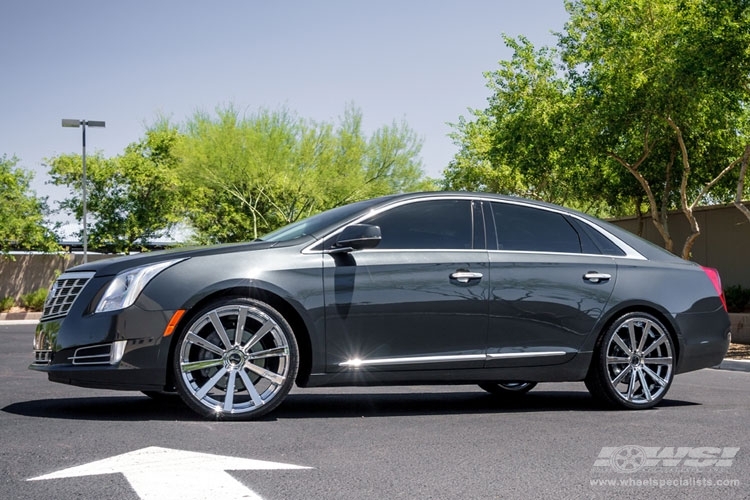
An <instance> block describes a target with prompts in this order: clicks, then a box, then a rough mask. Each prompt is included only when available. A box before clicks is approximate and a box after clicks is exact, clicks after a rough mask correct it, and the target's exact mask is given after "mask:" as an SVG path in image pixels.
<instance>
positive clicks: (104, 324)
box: [29, 310, 171, 391]
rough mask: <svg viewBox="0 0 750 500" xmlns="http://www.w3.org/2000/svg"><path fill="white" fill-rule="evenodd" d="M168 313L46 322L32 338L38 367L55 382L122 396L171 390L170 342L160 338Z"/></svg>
mask: <svg viewBox="0 0 750 500" xmlns="http://www.w3.org/2000/svg"><path fill="white" fill-rule="evenodd" d="M168 318H169V312H168V311H144V310H125V311H119V312H118V313H115V314H108V315H88V316H84V317H79V318H76V317H75V316H68V317H66V318H63V319H54V320H50V321H43V322H40V323H39V324H38V325H37V329H36V333H35V336H34V362H33V363H32V364H31V365H30V366H29V368H30V369H32V370H35V371H41V372H45V373H47V375H48V378H49V380H50V381H52V382H60V383H65V384H71V385H76V386H81V387H93V388H104V389H120V390H137V391H144V390H161V389H163V388H164V387H165V386H166V385H167V368H168V362H169V345H170V340H171V337H162V333H163V331H164V329H165V327H166V325H167V322H168Z"/></svg>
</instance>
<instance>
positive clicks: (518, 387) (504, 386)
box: [479, 382, 536, 397]
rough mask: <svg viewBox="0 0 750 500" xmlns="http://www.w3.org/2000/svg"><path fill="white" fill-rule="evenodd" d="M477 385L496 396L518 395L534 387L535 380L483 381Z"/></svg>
mask: <svg viewBox="0 0 750 500" xmlns="http://www.w3.org/2000/svg"><path fill="white" fill-rule="evenodd" d="M479 387H481V388H482V389H484V390H485V391H487V392H489V393H490V394H496V395H498V396H506V397H507V396H513V395H516V396H520V395H522V394H526V393H527V392H529V391H530V390H531V389H533V388H534V387H536V382H483V383H481V384H479Z"/></svg>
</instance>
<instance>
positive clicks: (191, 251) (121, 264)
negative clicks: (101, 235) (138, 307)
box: [66, 237, 314, 276]
mask: <svg viewBox="0 0 750 500" xmlns="http://www.w3.org/2000/svg"><path fill="white" fill-rule="evenodd" d="M313 240H314V238H312V237H303V238H298V239H296V240H294V241H290V242H268V241H260V240H258V241H252V242H247V243H229V244H223V245H209V246H200V247H187V248H174V249H170V250H160V251H157V252H147V253H140V254H136V255H124V256H120V257H114V258H111V259H101V260H97V261H95V262H88V263H86V264H81V265H78V266H75V267H72V268H70V269H68V270H67V271H66V272H84V271H88V272H91V271H94V272H95V273H96V275H97V276H110V275H115V274H117V273H119V272H121V271H124V270H125V269H131V268H134V267H139V266H145V265H148V264H153V263H155V262H162V261H165V260H178V259H189V258H193V257H203V256H206V255H220V254H228V253H239V252H250V251H257V250H266V249H269V248H279V247H288V246H296V245H301V246H304V245H307V244H309V243H310V242H311V241H313Z"/></svg>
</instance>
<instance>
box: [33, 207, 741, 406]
mask: <svg viewBox="0 0 750 500" xmlns="http://www.w3.org/2000/svg"><path fill="white" fill-rule="evenodd" d="M721 290H722V289H721V283H720V280H719V275H718V273H717V272H716V271H715V270H713V269H709V268H704V267H701V266H699V265H697V264H694V263H691V262H687V261H684V260H681V259H679V258H677V257H675V256H674V255H672V254H670V253H668V252H666V251H664V250H662V249H660V248H658V247H656V246H654V245H652V244H650V243H648V242H646V241H644V240H642V239H639V238H638V237H636V236H634V235H632V234H630V233H628V232H626V231H624V230H622V229H620V228H618V227H615V226H613V225H610V224H607V223H605V222H602V221H600V220H598V219H595V218H592V217H589V216H587V215H584V214H581V213H578V212H574V211H571V210H567V209H564V208H561V207H558V206H554V205H549V204H544V203H539V202H532V201H528V200H523V199H519V198H512V197H502V196H497V195H490V194H474V193H419V194H406V195H396V196H387V197H383V198H378V199H373V200H368V201H363V202H359V203H354V204H351V205H347V206H343V207H339V208H336V209H333V210H330V211H327V212H324V213H321V214H319V215H316V216H313V217H310V218H308V219H306V220H303V221H300V222H297V223H294V224H292V225H289V226H287V227H284V228H282V229H280V230H278V231H275V232H273V233H270V234H268V235H266V236H265V237H263V238H261V239H259V240H256V241H253V242H250V243H244V244H234V245H219V246H211V247H202V248H196V249H189V250H184V249H183V250H176V251H164V252H154V253H148V254H142V255H137V256H130V257H123V258H116V259H111V260H104V261H98V262H96V263H90V264H84V265H81V266H77V267H74V268H71V269H69V270H67V271H66V272H65V273H64V274H63V275H61V276H60V277H59V278H58V279H57V280H56V281H55V283H54V284H53V286H52V288H51V290H50V293H49V296H48V299H47V303H46V304H45V308H44V313H43V317H42V319H41V321H40V323H39V325H38V327H37V331H36V336H35V344H34V348H35V361H34V363H33V364H32V365H31V367H30V368H32V369H34V370H40V371H44V372H47V374H48V377H49V380H51V381H54V382H62V383H67V384H73V385H78V386H84V387H98V388H107V389H123V390H136V391H143V392H145V393H146V394H149V395H152V396H154V397H158V396H159V395H164V394H168V393H170V392H172V393H174V392H176V393H178V394H179V396H180V397H181V398H182V400H183V401H184V402H185V403H186V404H187V405H188V406H189V407H190V408H192V409H193V410H195V411H196V412H198V413H199V414H201V415H203V416H205V417H209V418H221V419H253V418H257V417H259V416H261V415H264V414H266V413H268V412H269V411H271V410H273V409H274V408H276V407H277V406H278V405H279V404H280V403H281V402H282V401H283V399H284V397H285V396H286V395H287V393H288V392H289V390H290V388H291V386H292V384H294V383H295V382H296V383H297V385H298V386H301V387H317V386H333V385H386V384H478V385H479V386H480V387H482V388H483V389H485V390H487V391H489V392H491V393H493V394H497V395H499V396H501V397H502V396H505V397H513V396H518V395H520V394H523V393H525V392H527V391H529V390H530V389H532V388H533V387H534V386H535V385H536V384H537V383H538V382H553V381H584V382H585V384H586V387H587V388H588V389H589V391H590V392H591V394H592V395H593V396H594V397H595V398H597V399H599V400H600V401H602V402H603V403H604V404H606V405H609V406H614V407H620V408H626V409H639V408H649V407H652V406H654V405H656V404H658V403H659V402H660V401H661V400H662V399H663V398H664V396H665V395H666V393H667V391H668V390H669V387H670V385H671V383H672V380H673V379H674V376H675V375H676V374H678V373H682V372H687V371H690V370H697V369H700V368H705V367H710V366H714V365H716V364H718V363H719V362H720V361H721V360H722V358H723V356H724V354H725V352H726V350H727V348H728V345H729V339H730V333H729V318H728V315H727V312H726V306H725V303H724V299H723V295H722V291H721Z"/></svg>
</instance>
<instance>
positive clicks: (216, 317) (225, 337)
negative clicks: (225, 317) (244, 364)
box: [208, 311, 234, 349]
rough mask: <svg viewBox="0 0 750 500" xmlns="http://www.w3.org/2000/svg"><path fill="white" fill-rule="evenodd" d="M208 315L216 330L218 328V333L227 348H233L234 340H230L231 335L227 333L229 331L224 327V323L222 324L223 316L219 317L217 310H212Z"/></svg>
mask: <svg viewBox="0 0 750 500" xmlns="http://www.w3.org/2000/svg"><path fill="white" fill-rule="evenodd" d="M208 317H209V319H210V320H211V324H212V325H213V326H214V330H216V333H217V335H218V336H219V338H220V339H221V341H222V342H223V343H224V345H225V346H226V347H227V349H231V348H232V347H234V346H233V345H232V341H231V340H229V335H227V331H226V330H225V329H224V325H222V324H221V318H219V314H218V313H217V312H216V311H211V313H210V314H209V315H208Z"/></svg>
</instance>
